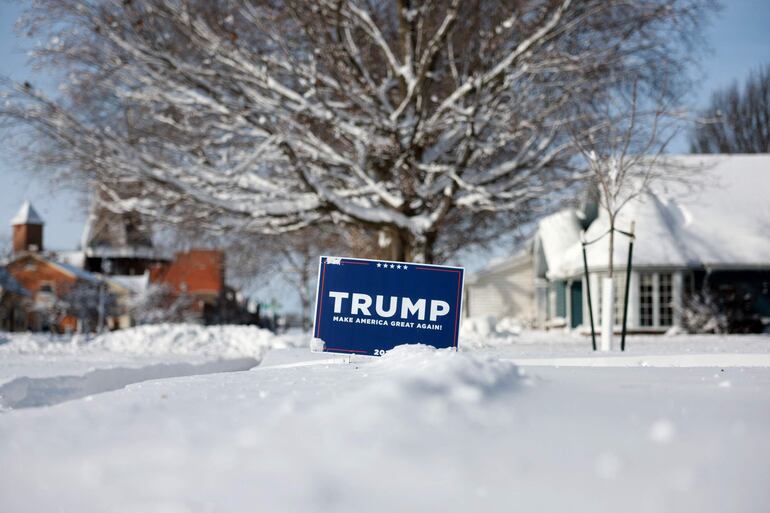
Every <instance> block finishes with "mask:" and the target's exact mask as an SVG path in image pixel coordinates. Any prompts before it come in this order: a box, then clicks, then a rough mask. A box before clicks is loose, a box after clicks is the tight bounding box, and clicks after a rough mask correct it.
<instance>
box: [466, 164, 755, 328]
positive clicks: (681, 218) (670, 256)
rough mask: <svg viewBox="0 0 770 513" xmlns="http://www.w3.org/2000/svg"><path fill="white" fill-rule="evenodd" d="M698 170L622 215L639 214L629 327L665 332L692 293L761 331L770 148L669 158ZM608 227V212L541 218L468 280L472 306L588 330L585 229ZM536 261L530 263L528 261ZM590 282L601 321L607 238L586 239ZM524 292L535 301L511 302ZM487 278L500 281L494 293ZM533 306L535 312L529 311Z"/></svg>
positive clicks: (621, 249)
mask: <svg viewBox="0 0 770 513" xmlns="http://www.w3.org/2000/svg"><path fill="white" fill-rule="evenodd" d="M667 158H670V159H675V161H676V163H677V164H678V165H680V166H686V167H688V168H690V169H691V170H693V175H692V178H691V183H682V182H665V183H663V182H662V183H658V184H654V185H653V187H652V189H651V190H650V191H648V192H646V193H644V194H642V195H640V196H638V197H637V198H635V199H633V200H632V201H631V202H629V203H628V204H627V205H626V206H625V207H624V208H623V209H622V210H621V213H620V215H619V218H618V220H617V226H618V227H620V228H621V229H625V230H628V229H629V228H630V225H631V222H632V221H634V222H635V226H636V230H635V236H636V238H635V244H634V253H633V269H632V272H631V277H630V286H629V291H628V292H629V293H628V298H629V302H628V303H629V306H628V329H629V330H631V331H635V332H646V333H661V332H664V331H667V330H669V329H670V328H671V327H673V326H683V324H684V323H685V319H684V318H683V314H685V313H686V312H687V311H688V308H690V307H691V305H693V304H695V302H696V301H700V302H701V303H702V302H704V298H707V299H708V301H707V302H711V303H712V304H714V305H716V306H717V307H718V308H719V309H720V310H721V311H722V313H723V314H725V315H726V317H727V318H728V324H729V326H728V329H730V330H731V331H761V330H762V329H764V327H766V326H767V325H768V324H770V222H769V221H768V219H770V201H769V200H768V198H770V155H765V154H762V155H731V156H727V155H687V156H672V157H667ZM608 227H609V224H608V220H607V217H606V214H604V213H603V212H599V213H598V216H597V217H596V218H595V219H594V218H591V217H587V216H586V215H585V213H584V212H581V211H578V210H574V209H566V210H563V211H561V212H557V213H556V214H553V215H552V216H549V217H547V218H545V219H543V220H542V221H541V222H540V223H539V225H538V228H537V230H536V231H535V235H534V236H533V237H532V239H531V240H530V241H529V242H528V243H527V244H526V245H525V246H524V247H523V248H522V249H521V250H520V252H519V253H517V254H515V255H514V256H512V257H511V258H510V259H509V260H508V261H507V262H502V263H497V264H496V265H494V266H490V267H489V268H488V269H486V270H484V271H481V272H479V273H477V274H476V275H475V276H473V277H471V278H470V279H469V280H468V286H467V290H466V292H467V294H468V300H466V302H468V303H469V304H470V306H469V308H468V309H467V310H466V313H467V314H469V315H494V316H498V317H502V316H505V317H516V318H519V319H520V320H522V321H525V322H529V323H530V324H532V325H534V326H538V327H541V328H553V327H564V328H567V329H573V328H576V329H580V330H581V331H583V332H585V331H586V330H587V329H588V300H587V293H586V283H587V282H586V278H585V276H584V271H583V254H582V244H581V241H580V233H581V231H582V230H583V229H585V237H586V239H587V240H589V241H591V240H594V239H596V238H599V237H600V236H601V235H603V234H604V233H605V232H606V231H607V229H608ZM627 251H628V243H627V240H626V239H625V238H624V237H623V236H618V237H617V238H616V244H615V247H614V251H613V261H614V270H615V276H616V294H615V298H616V303H615V309H616V312H615V319H616V322H617V323H618V325H617V326H616V329H618V330H619V329H620V326H619V324H620V323H621V322H622V306H623V297H624V294H625V283H626V279H625V265H626V260H627V256H628V253H627ZM527 262H531V263H527ZM587 262H588V267H589V270H590V272H589V278H588V280H589V281H588V283H589V284H590V288H591V303H592V310H593V313H594V325H595V327H596V328H597V330H598V329H599V327H600V323H601V312H600V311H599V310H600V308H599V305H600V304H601V287H600V283H601V279H602V278H603V277H604V276H606V275H607V273H608V268H609V265H608V264H609V245H608V239H607V238H606V237H605V238H603V239H600V240H599V242H597V243H595V244H592V245H590V246H588V248H587ZM508 282H515V283H517V284H520V288H519V289H517V290H516V294H517V295H518V296H528V297H529V298H530V299H531V302H526V301H525V302H523V303H522V304H523V305H524V306H522V307H520V306H518V305H519V303H520V301H519V300H517V301H516V302H514V303H511V304H506V300H505V295H506V294H508V295H510V294H513V292H511V291H510V290H509V289H510V287H506V286H505V284H506V283H508ZM490 283H497V284H499V285H498V286H497V288H498V289H500V291H499V292H497V294H498V299H497V300H490V299H487V300H481V299H476V300H475V303H474V296H476V297H477V298H478V296H482V297H483V296H484V295H485V294H486V295H489V294H490V292H489V290H490V286H489V284H490ZM533 310H534V313H533Z"/></svg>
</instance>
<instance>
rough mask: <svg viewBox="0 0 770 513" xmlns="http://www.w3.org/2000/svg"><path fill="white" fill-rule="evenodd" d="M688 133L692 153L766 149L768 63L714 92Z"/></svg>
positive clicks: (769, 148) (769, 137)
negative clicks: (709, 102) (745, 78)
mask: <svg viewBox="0 0 770 513" xmlns="http://www.w3.org/2000/svg"><path fill="white" fill-rule="evenodd" d="M700 118H701V119H700V120H699V122H698V124H697V125H696V126H695V128H694V130H693V132H692V134H691V136H690V150H691V151H692V152H693V153H770V65H765V66H764V67H761V68H759V70H757V71H756V72H753V73H751V74H750V75H749V78H748V79H747V80H746V83H745V84H744V86H743V89H739V87H738V84H733V85H732V86H730V87H728V88H726V89H724V90H721V91H717V92H715V93H714V94H713V95H712V96H711V104H710V105H709V107H708V108H707V109H706V110H705V111H704V112H702V113H701V116H700Z"/></svg>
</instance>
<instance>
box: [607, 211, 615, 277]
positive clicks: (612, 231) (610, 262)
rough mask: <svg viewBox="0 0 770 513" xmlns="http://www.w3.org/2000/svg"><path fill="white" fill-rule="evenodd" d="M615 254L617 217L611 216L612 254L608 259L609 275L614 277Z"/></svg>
mask: <svg viewBox="0 0 770 513" xmlns="http://www.w3.org/2000/svg"><path fill="white" fill-rule="evenodd" d="M614 254H615V218H614V217H613V216H610V254H609V255H608V256H609V260H608V261H607V263H608V265H609V276H610V278H612V271H613V267H614V266H613V258H614Z"/></svg>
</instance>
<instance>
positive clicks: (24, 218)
mask: <svg viewBox="0 0 770 513" xmlns="http://www.w3.org/2000/svg"><path fill="white" fill-rule="evenodd" d="M11 224H12V225H14V226H15V225H18V224H38V225H42V224H45V223H43V218H42V217H40V214H38V213H37V210H35V207H33V206H32V203H30V202H29V201H27V200H24V203H22V204H21V208H19V211H18V212H16V215H15V216H13V219H11Z"/></svg>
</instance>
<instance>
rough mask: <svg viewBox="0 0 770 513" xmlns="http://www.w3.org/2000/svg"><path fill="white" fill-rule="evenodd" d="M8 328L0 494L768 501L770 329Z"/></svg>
mask: <svg viewBox="0 0 770 513" xmlns="http://www.w3.org/2000/svg"><path fill="white" fill-rule="evenodd" d="M0 339H1V340H3V341H4V343H0V404H1V405H3V408H4V410H3V411H2V413H0V511H3V512H5V511H8V512H20V513H21V512H42V511H45V512H48V511H63V512H91V511H93V512H103V511H109V512H147V513H154V512H169V513H172V512H173V513H176V512H220V511H222V512H240V511H248V512H252V511H281V512H293V511H297V512H299V511H302V512H311V511H350V512H361V511H387V512H393V511H398V512H409V511H422V512H427V511H441V512H444V511H492V512H494V511H506V512H508V511H517V510H521V511H569V512H580V511H590V512H602V511H612V512H615V511H626V512H629V511H630V512H637V511H638V512H647V511H655V512H665V511H676V512H684V511H693V512H698V513H701V512H711V511H714V512H716V511H741V512H753V511H756V512H764V511H767V505H768V504H770V488H768V486H767V484H768V483H770V436H768V433H770V361H768V355H770V336H751V337H749V336H746V337H740V336H729V337H716V336H712V337H709V336H698V337H690V336H675V337H630V338H629V340H628V351H627V352H626V353H625V354H623V355H621V354H619V353H615V354H611V355H596V354H594V353H592V352H591V351H590V339H587V338H585V337H581V336H572V335H565V334H554V333H548V334H546V333H536V332H524V333H521V334H519V335H513V334H505V333H502V334H495V333H486V334H481V333H479V332H478V331H468V330H466V331H465V333H464V340H462V341H461V348H462V350H461V351H460V352H458V353H455V352H451V351H436V350H434V349H431V348H427V347H424V346H411V347H400V348H396V349H395V350H393V351H391V352H390V353H389V354H387V355H386V356H385V357H383V358H379V359H368V358H363V357H353V359H352V360H351V361H350V362H349V363H348V360H347V359H346V358H343V357H335V356H333V355H328V354H313V353H310V352H309V350H308V349H307V344H308V342H309V341H308V340H307V338H305V337H304V336H302V335H292V336H279V337H276V336H273V335H272V334H270V333H267V332H264V331H260V330H257V329H256V328H250V327H222V328H201V327H196V326H171V325H169V326H152V327H143V328H138V329H134V330H127V331H123V332H116V333H111V334H107V335H104V336H102V337H98V338H96V339H93V340H90V341H85V340H75V341H71V340H64V339H55V340H51V339H50V338H48V337H45V336H39V335H3V336H0Z"/></svg>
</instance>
